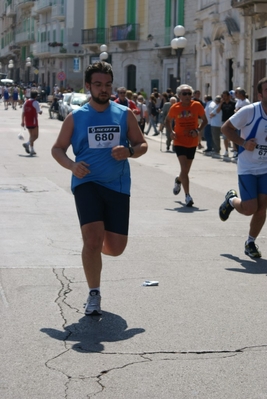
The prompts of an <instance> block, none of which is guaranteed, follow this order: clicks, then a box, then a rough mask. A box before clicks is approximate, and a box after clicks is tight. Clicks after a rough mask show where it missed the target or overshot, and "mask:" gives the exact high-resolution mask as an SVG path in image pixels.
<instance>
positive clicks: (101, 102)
mask: <svg viewBox="0 0 267 399" xmlns="http://www.w3.org/2000/svg"><path fill="white" fill-rule="evenodd" d="M91 97H92V100H93V101H94V102H96V103H97V104H107V103H108V102H109V100H110V97H109V96H108V97H107V98H106V99H104V100H100V98H98V97H95V96H94V95H93V94H92V93H91Z"/></svg>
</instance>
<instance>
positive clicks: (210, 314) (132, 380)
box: [0, 104, 267, 399]
mask: <svg viewBox="0 0 267 399" xmlns="http://www.w3.org/2000/svg"><path fill="white" fill-rule="evenodd" d="M20 117H21V110H20V109H18V110H17V111H14V110H12V109H9V110H8V111H5V110H4V107H3V104H0V120H1V123H0V137H1V144H2V150H1V168H0V201H1V219H0V220H1V222H0V223H1V241H0V243H1V244H0V245H1V258H0V312H1V313H0V314H1V332H0V348H1V349H0V354H1V362H0V398H1V399H37V398H38V399H86V398H93V397H94V398H99V399H101V398H105V399H113V398H116V399H139V398H145V399H147V398H151V399H155V398H160V399H161V398H168V399H177V398H178V399H196V398H198V399H266V398H267V333H266V331H267V312H266V291H267V290H266V282H267V279H266V275H267V262H266V258H267V248H266V227H264V228H263V231H262V234H261V236H260V237H259V238H258V240H257V243H258V245H259V247H260V249H261V251H262V254H263V257H262V259H260V260H257V261H255V260H252V259H250V258H248V257H247V256H246V255H245V254H244V242H245V240H246V237H247V234H248V226H249V218H246V217H244V216H241V215H239V214H237V212H232V214H231V216H230V219H229V220H228V221H227V222H225V223H223V222H221V221H220V220H219V217H218V207H219V205H220V203H221V202H222V201H223V198H224V195H225V193H226V191H228V189H230V188H235V189H237V177H236V165H235V164H234V163H228V162H223V161H222V160H221V159H211V158H210V157H205V156H203V155H202V154H201V153H197V154H196V158H195V161H194V163H193V167H192V170H191V173H190V178H191V188H190V191H191V195H192V197H193V199H194V202H195V204H194V206H193V207H192V208H187V207H185V206H184V195H183V194H182V192H181V193H180V194H179V195H178V196H177V197H176V196H174V195H173V194H172V187H173V181H174V177H175V176H176V174H178V172H179V168H178V162H177V159H176V157H175V155H174V154H173V153H171V152H165V145H164V143H163V144H162V145H161V143H160V137H155V138H154V137H150V136H148V144H149V151H148V153H147V154H146V155H145V156H143V157H142V158H139V159H131V160H130V163H131V169H132V198H131V220H130V231H129V243H128V247H127V249H126V251H125V252H124V254H123V255H122V256H120V257H118V258H109V257H104V259H103V273H102V308H103V316H102V317H101V318H97V317H85V316H84V314H83V304H84V302H85V300H86V297H87V292H88V290H87V285H86V281H85V277H84V274H83V270H82V266H81V259H80V253H81V247H82V241H81V236H80V231H79V225H78V219H77V216H76V211H75V207H74V201H73V196H72V194H71V193H70V188H69V185H70V173H69V171H67V170H64V169H63V168H61V167H60V166H59V165H58V164H57V163H56V162H55V161H54V160H53V158H52V157H51V155H50V149H51V146H52V144H53V142H54V141H55V138H56V136H57V134H58V132H59V129H60V126H61V122H59V121H57V120H51V119H49V118H48V110H47V108H44V114H43V115H42V116H40V117H39V121H40V138H39V139H38V141H37V142H36V146H35V150H36V152H37V156H35V157H29V156H28V155H27V154H26V153H25V151H24V149H23V147H22V141H20V140H18V134H19V132H20ZM161 149H162V151H161ZM145 280H156V281H158V282H159V285H158V286H154V287H144V286H143V285H142V284H143V282H144V281H145Z"/></svg>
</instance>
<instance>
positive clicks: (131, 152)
mask: <svg viewBox="0 0 267 399" xmlns="http://www.w3.org/2000/svg"><path fill="white" fill-rule="evenodd" d="M129 153H130V157H132V156H133V154H134V149H133V147H129Z"/></svg>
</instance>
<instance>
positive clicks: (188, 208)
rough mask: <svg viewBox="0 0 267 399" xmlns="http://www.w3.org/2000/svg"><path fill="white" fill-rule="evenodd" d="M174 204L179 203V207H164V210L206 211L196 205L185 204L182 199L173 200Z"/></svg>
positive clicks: (181, 211)
mask: <svg viewBox="0 0 267 399" xmlns="http://www.w3.org/2000/svg"><path fill="white" fill-rule="evenodd" d="M175 202H176V204H180V205H181V208H165V210H166V211H175V212H180V213H193V212H206V211H208V209H200V208H198V207H197V206H186V205H185V203H184V202H182V201H175Z"/></svg>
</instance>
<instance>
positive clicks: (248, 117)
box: [219, 77, 267, 258]
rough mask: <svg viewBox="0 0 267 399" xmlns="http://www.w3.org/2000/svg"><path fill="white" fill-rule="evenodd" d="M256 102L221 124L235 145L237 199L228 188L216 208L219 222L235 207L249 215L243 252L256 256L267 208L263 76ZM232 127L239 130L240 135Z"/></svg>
mask: <svg viewBox="0 0 267 399" xmlns="http://www.w3.org/2000/svg"><path fill="white" fill-rule="evenodd" d="M257 90H258V98H259V99H260V101H259V102H257V103H253V104H250V105H247V106H245V107H243V108H241V109H240V110H239V111H238V112H237V113H235V114H234V115H233V116H231V118H230V119H228V120H227V121H226V122H225V123H224V125H223V126H222V133H223V134H225V135H226V137H227V138H228V139H229V140H232V141H233V142H235V143H236V144H238V146H239V156H238V182H239V191H240V196H241V199H240V198H238V196H237V192H236V191H235V190H230V191H228V192H227V194H226V196H225V201H224V202H223V203H222V205H221V206H220V209H219V215H220V218H221V220H222V221H226V220H227V219H228V217H229V215H230V213H231V212H232V211H233V210H234V209H236V210H237V211H238V212H239V213H241V214H242V215H246V216H250V215H252V218H251V222H250V229H249V236H248V239H247V241H246V242H245V254H246V255H248V256H250V257H251V258H260V257H261V252H260V251H259V250H258V247H257V246H256V245H255V240H256V238H257V237H258V235H259V233H260V231H261V229H262V227H263V225H264V223H265V219H266V208H267V77H265V78H263V79H261V80H260V81H259V83H258V86H257ZM236 129H240V130H241V134H240V136H239V135H238V132H237V131H236Z"/></svg>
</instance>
